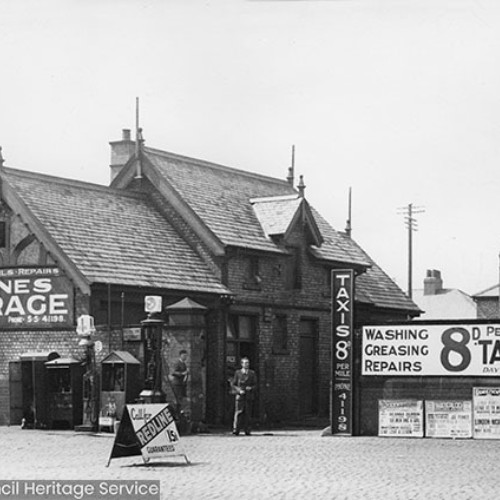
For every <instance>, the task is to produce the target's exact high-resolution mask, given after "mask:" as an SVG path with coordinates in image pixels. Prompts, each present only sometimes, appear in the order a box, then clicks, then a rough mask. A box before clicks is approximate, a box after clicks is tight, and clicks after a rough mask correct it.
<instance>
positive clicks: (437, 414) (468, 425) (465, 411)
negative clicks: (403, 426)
mask: <svg viewBox="0 0 500 500" xmlns="http://www.w3.org/2000/svg"><path fill="white" fill-rule="evenodd" d="M425 435H426V437H432V438H454V439H455V438H471V437H472V401H426V402H425Z"/></svg>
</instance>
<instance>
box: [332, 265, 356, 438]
mask: <svg viewBox="0 0 500 500" xmlns="http://www.w3.org/2000/svg"><path fill="white" fill-rule="evenodd" d="M353 329H354V272H353V270H352V269H348V270H333V271H332V391H331V396H330V403H331V430H332V434H343V435H348V436H350V435H352V366H353V355H352V342H353Z"/></svg>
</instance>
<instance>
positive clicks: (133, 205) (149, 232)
mask: <svg viewBox="0 0 500 500" xmlns="http://www.w3.org/2000/svg"><path fill="white" fill-rule="evenodd" d="M2 178H3V182H4V183H7V184H8V185H10V186H11V187H12V188H13V189H14V190H15V192H16V193H17V195H18V196H19V197H20V198H21V200H22V202H24V204H25V205H26V207H27V208H28V210H29V211H30V212H31V213H32V214H34V215H35V217H36V218H37V219H38V220H39V222H40V223H41V224H42V225H43V226H44V227H45V229H46V230H47V231H48V233H49V235H50V237H51V238H53V240H54V241H55V242H56V244H57V245H58V247H59V248H60V249H61V250H62V252H64V253H65V254H66V256H67V257H69V259H70V260H71V261H73V263H74V264H75V266H76V267H77V269H79V270H80V272H81V273H82V274H83V275H84V277H85V278H86V279H87V280H88V282H89V283H104V284H106V283H112V284H121V285H130V286H144V287H153V288H165V289H175V290H186V291H187V290H190V291H199V292H210V293H227V292H228V290H227V289H226V288H225V287H224V286H222V285H221V284H220V283H219V282H218V280H217V278H216V277H215V276H214V275H213V273H212V272H211V271H210V270H209V268H208V267H207V265H206V264H205V263H204V262H203V261H202V260H201V259H200V258H199V257H198V255H197V254H196V253H195V252H193V251H192V250H191V248H190V247H189V246H188V245H187V244H186V243H185V242H184V240H183V239H182V238H181V237H180V236H179V235H178V233H177V232H176V231H175V230H174V228H173V227H172V226H171V225H170V224H169V223H168V222H167V220H166V219H165V218H164V217H163V216H162V215H161V214H160V213H159V212H158V211H157V210H156V209H155V208H154V206H153V205H152V204H151V203H149V202H148V200H147V197H146V196H145V195H142V194H140V193H132V192H130V191H124V190H117V189H112V188H109V187H105V186H99V185H95V184H89V183H84V182H79V181H73V180H66V179H61V178H58V177H51V176H47V175H42V174H34V173H31V172H30V173H28V172H23V171H20V170H14V169H11V168H5V167H4V168H3V169H2ZM145 243H146V244H145Z"/></svg>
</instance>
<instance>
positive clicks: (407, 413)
mask: <svg viewBox="0 0 500 500" xmlns="http://www.w3.org/2000/svg"><path fill="white" fill-rule="evenodd" d="M423 421H424V412H423V401H417V400H412V399H381V400H379V402H378V435H379V436H393V437H424V426H423Z"/></svg>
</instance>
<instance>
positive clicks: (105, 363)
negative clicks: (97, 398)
mask: <svg viewBox="0 0 500 500" xmlns="http://www.w3.org/2000/svg"><path fill="white" fill-rule="evenodd" d="M140 369H141V363H140V362H139V361H138V360H137V359H136V358H135V357H134V356H132V354H130V353H129V352H127V351H113V352H111V353H109V354H108V355H107V356H106V357H105V358H104V359H103V360H102V361H101V412H100V416H99V428H100V429H101V428H103V427H109V428H110V430H112V429H113V427H114V423H115V421H116V420H121V417H122V414H123V409H124V408H125V405H126V404H127V403H134V402H135V401H136V399H137V397H138V396H139V393H140V392H141V388H142V385H141V378H140Z"/></svg>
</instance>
